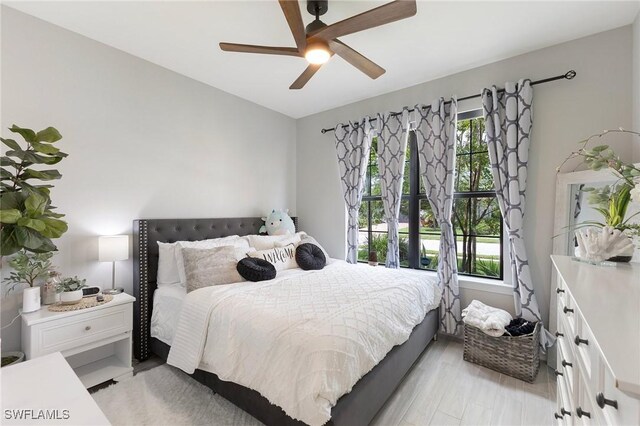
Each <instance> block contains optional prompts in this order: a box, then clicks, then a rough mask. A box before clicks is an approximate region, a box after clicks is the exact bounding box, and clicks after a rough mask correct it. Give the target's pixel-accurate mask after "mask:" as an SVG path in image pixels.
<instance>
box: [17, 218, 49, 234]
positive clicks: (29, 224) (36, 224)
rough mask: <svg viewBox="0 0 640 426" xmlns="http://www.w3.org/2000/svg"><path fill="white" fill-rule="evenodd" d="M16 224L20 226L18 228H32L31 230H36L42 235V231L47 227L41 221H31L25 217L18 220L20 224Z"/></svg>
mask: <svg viewBox="0 0 640 426" xmlns="http://www.w3.org/2000/svg"><path fill="white" fill-rule="evenodd" d="M16 223H17V224H18V226H24V227H26V228H31V229H34V230H36V231H38V232H40V233H42V231H44V230H45V229H46V225H45V224H44V222H43V221H42V220H40V219H31V218H28V217H23V218H20V219H18V222H16ZM45 236H46V235H45Z"/></svg>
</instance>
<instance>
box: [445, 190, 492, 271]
mask: <svg viewBox="0 0 640 426" xmlns="http://www.w3.org/2000/svg"><path fill="white" fill-rule="evenodd" d="M501 221H502V219H501V216H500V211H499V209H498V204H497V201H496V199H495V197H481V198H457V199H456V200H455V205H454V217H453V225H454V230H455V234H456V250H457V253H458V270H459V272H461V273H467V274H474V275H482V276H490V277H499V276H500V256H501V254H502V248H501V244H500V242H501V237H500V226H501Z"/></svg>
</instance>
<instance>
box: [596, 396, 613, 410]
mask: <svg viewBox="0 0 640 426" xmlns="http://www.w3.org/2000/svg"><path fill="white" fill-rule="evenodd" d="M596 402H597V403H598V407H600V408H604V406H605V405H609V406H611V407H613V408H615V409H616V410H617V409H618V401H614V400H611V399H607V398H605V397H604V394H603V393H602V392H598V394H597V395H596Z"/></svg>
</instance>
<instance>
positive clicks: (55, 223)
mask: <svg viewBox="0 0 640 426" xmlns="http://www.w3.org/2000/svg"><path fill="white" fill-rule="evenodd" d="M40 220H42V222H44V225H45V228H44V230H42V231H40V232H41V233H42V235H44V236H45V237H47V238H60V237H61V236H62V234H64V233H65V232H67V230H68V229H69V226H68V225H67V222H65V221H63V220H58V219H52V218H40Z"/></svg>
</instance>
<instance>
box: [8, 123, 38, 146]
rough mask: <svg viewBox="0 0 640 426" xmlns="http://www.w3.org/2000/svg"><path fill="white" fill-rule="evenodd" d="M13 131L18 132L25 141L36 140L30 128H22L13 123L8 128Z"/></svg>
mask: <svg viewBox="0 0 640 426" xmlns="http://www.w3.org/2000/svg"><path fill="white" fill-rule="evenodd" d="M9 130H11V131H12V132H13V133H18V134H19V135H20V136H22V137H23V138H24V140H25V141H27V142H33V141H35V140H36V132H34V131H33V130H31V129H24V128H22V127H18V126H16V125H15V124H14V125H13V126H11V127H10V128H9Z"/></svg>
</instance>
